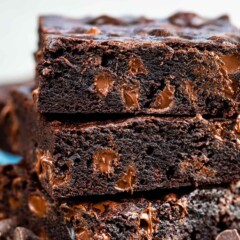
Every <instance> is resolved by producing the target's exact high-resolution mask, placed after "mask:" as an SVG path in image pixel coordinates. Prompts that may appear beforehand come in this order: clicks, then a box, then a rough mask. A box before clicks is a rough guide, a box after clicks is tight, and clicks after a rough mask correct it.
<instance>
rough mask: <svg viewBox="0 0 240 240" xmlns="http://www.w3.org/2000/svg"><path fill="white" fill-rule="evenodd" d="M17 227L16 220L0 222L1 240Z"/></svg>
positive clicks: (10, 219) (9, 219)
mask: <svg viewBox="0 0 240 240" xmlns="http://www.w3.org/2000/svg"><path fill="white" fill-rule="evenodd" d="M16 226H17V220H16V218H8V219H4V220H1V221H0V238H1V237H4V236H7V235H8V234H9V233H10V231H12V230H13V229H14V228H15V227H16Z"/></svg>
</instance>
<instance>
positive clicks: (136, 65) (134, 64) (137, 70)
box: [128, 57, 148, 75]
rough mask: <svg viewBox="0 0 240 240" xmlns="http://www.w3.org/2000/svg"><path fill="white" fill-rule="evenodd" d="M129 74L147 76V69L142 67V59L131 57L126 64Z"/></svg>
mask: <svg viewBox="0 0 240 240" xmlns="http://www.w3.org/2000/svg"><path fill="white" fill-rule="evenodd" d="M128 67H129V73H130V74H132V75H138V74H144V75H146V74H147V72H148V71H147V69H146V68H145V67H144V65H143V62H142V59H141V58H139V57H132V58H131V59H130V61H129V64H128Z"/></svg>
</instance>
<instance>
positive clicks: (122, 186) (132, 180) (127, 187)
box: [115, 165, 137, 193]
mask: <svg viewBox="0 0 240 240" xmlns="http://www.w3.org/2000/svg"><path fill="white" fill-rule="evenodd" d="M136 182H137V176H136V168H135V167H134V166H132V165H130V166H128V167H127V169H126V173H124V175H123V176H122V177H121V178H120V180H119V181H118V182H117V183H116V185H115V188H116V189H117V190H120V191H130V192H131V193H133V188H134V185H135V184H136Z"/></svg>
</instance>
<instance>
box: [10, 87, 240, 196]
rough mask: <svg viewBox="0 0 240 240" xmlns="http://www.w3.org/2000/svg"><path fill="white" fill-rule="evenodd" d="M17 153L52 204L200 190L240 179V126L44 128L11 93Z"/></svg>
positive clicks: (163, 123)
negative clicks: (82, 198) (161, 190)
mask: <svg viewBox="0 0 240 240" xmlns="http://www.w3.org/2000/svg"><path fill="white" fill-rule="evenodd" d="M12 97H13V103H14V104H13V105H14V108H15V117H16V119H17V121H18V123H19V125H20V126H21V128H20V129H19V141H18V142H19V144H20V151H22V154H23V156H24V157H25V158H26V160H27V161H28V164H29V165H31V168H32V170H34V171H36V172H37V174H38V177H39V179H40V181H41V183H42V184H43V186H44V188H45V189H46V190H47V192H48V193H49V194H50V195H51V196H52V197H53V198H66V197H75V196H89V195H106V194H116V193H121V192H129V193H133V192H139V191H148V190H153V189H157V188H168V189H169V188H178V187H183V186H205V185H209V184H222V183H228V182H230V181H232V180H237V179H238V178H239V172H240V149H239V144H240V143H239V133H240V126H239V124H240V121H239V118H238V119H236V120H222V119H220V120H219V119H211V120H207V119H204V118H202V117H201V116H200V115H197V116H196V117H194V118H174V117H173V118H166V117H165V118H158V117H134V118H129V119H125V120H118V121H110V122H101V121H100V122H95V123H93V122H91V123H90V122H88V123H80V121H81V119H75V120H72V121H64V120H62V121H52V120H51V121H50V120H49V121H47V120H46V118H45V117H44V116H42V115H39V114H38V113H37V112H36V109H35V108H34V104H33V102H32V99H31V94H30V93H29V89H28V88H25V87H24V88H20V89H18V90H15V91H14V92H13V94H12Z"/></svg>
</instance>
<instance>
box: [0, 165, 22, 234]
mask: <svg viewBox="0 0 240 240" xmlns="http://www.w3.org/2000/svg"><path fill="white" fill-rule="evenodd" d="M26 176H27V173H26V169H25V167H24V166H23V165H22V163H20V164H18V165H10V164H9V165H5V166H0V220H1V219H6V218H11V217H12V216H15V215H16V214H19V212H21V208H22V206H23V204H24V192H26V186H27V177H26ZM0 236H1V235H0Z"/></svg>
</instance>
